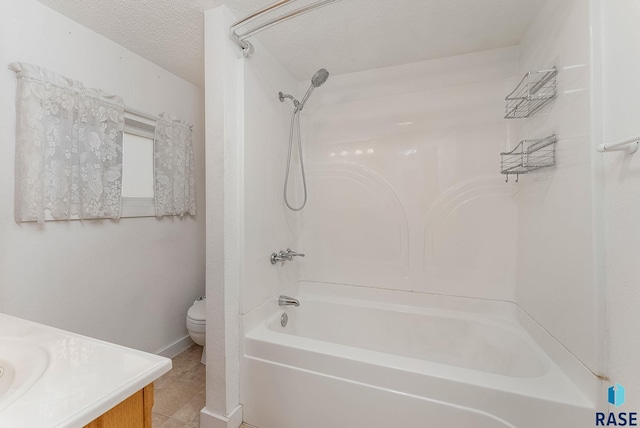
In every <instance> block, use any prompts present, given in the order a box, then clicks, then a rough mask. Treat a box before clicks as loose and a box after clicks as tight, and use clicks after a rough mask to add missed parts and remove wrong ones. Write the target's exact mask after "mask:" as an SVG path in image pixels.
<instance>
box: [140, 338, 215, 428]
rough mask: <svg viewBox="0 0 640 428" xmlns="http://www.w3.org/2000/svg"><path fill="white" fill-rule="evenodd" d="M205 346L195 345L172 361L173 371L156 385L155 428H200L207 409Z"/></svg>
mask: <svg viewBox="0 0 640 428" xmlns="http://www.w3.org/2000/svg"><path fill="white" fill-rule="evenodd" d="M201 356H202V346H198V345H193V346H192V347H190V348H189V349H187V350H186V351H184V352H182V353H181V354H180V355H178V356H176V357H175V358H173V360H172V361H173V368H172V369H171V370H170V371H169V372H168V373H165V374H164V375H163V376H162V377H160V378H159V379H158V380H156V382H155V385H154V389H155V390H154V395H155V402H154V405H153V413H152V415H153V428H198V427H199V426H200V409H202V408H203V407H204V405H205V366H204V365H202V364H200V357H201Z"/></svg>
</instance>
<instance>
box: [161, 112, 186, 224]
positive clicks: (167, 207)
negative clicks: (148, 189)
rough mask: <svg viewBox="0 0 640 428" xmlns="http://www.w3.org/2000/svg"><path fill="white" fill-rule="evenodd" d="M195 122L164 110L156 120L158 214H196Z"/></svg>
mask: <svg viewBox="0 0 640 428" xmlns="http://www.w3.org/2000/svg"><path fill="white" fill-rule="evenodd" d="M192 128H193V127H192V125H191V124H190V123H188V122H185V121H183V120H180V119H178V118H177V117H174V116H171V115H169V114H166V113H163V114H161V115H160V116H159V119H158V121H157V122H156V133H155V145H154V147H155V155H154V156H155V199H156V216H158V217H162V216H165V215H180V216H181V215H184V214H191V215H195V214H196V195H195V174H194V166H193V148H192V146H191V140H192V138H191V134H192Z"/></svg>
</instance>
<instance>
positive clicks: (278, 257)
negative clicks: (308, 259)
mask: <svg viewBox="0 0 640 428" xmlns="http://www.w3.org/2000/svg"><path fill="white" fill-rule="evenodd" d="M294 257H304V254H302V253H297V252H295V251H293V250H292V249H291V248H287V251H282V250H280V252H279V253H272V254H271V258H270V260H271V264H272V265H275V264H276V263H278V262H280V263H282V264H281V266H284V262H286V261H289V262H290V261H292V260H293V258H294Z"/></svg>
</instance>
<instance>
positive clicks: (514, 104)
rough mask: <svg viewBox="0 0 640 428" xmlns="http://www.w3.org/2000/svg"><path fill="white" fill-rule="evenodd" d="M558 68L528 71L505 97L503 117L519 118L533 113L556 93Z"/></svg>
mask: <svg viewBox="0 0 640 428" xmlns="http://www.w3.org/2000/svg"><path fill="white" fill-rule="evenodd" d="M557 75H558V69H557V68H555V67H553V68H551V69H548V70H538V71H530V72H528V73H527V74H525V75H524V77H523V78H522V80H521V81H520V83H518V86H517V87H516V89H514V90H513V92H511V93H510V94H509V95H507V97H506V98H505V100H506V102H507V105H506V107H505V116H504V118H505V119H521V118H525V117H529V116H531V115H533V114H534V113H535V112H537V111H538V110H540V109H541V108H542V107H544V106H545V105H546V104H547V103H548V102H549V101H551V100H552V99H554V98H555V97H556V95H557V86H558V83H557V77H556V76H557Z"/></svg>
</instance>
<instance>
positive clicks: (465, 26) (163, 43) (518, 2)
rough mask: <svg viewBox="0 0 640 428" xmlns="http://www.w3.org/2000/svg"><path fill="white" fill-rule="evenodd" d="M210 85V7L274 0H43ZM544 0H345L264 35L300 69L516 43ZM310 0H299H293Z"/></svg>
mask: <svg viewBox="0 0 640 428" xmlns="http://www.w3.org/2000/svg"><path fill="white" fill-rule="evenodd" d="M38 1H40V2H41V3H43V4H45V5H47V6H49V7H51V8H53V9H55V10H57V11H59V12H61V13H63V14H64V15H67V16H68V17H70V18H71V19H73V20H75V21H77V22H79V23H80V24H82V25H84V26H86V27H88V28H90V29H92V30H94V31H96V32H97V33H99V34H102V35H103V36H105V37H107V38H109V39H111V40H113V41H114V42H116V43H118V44H120V45H122V46H124V47H126V48H128V49H130V50H132V51H133V52H136V53H138V54H139V55H141V56H143V57H145V58H147V59H148V60H150V61H152V62H154V63H156V64H158V65H160V66H161V67H164V68H166V69H167V70H169V71H171V72H173V73H174V74H176V75H178V76H180V77H182V78H184V79H186V80H189V81H191V82H193V83H194V84H196V85H199V86H203V80H204V70H203V63H204V61H203V56H204V53H203V49H204V48H203V47H204V40H203V32H204V31H203V11H204V10H206V9H210V8H212V7H216V6H220V5H222V4H225V5H227V6H228V7H229V9H230V10H231V11H232V12H233V13H234V14H235V15H236V16H237V17H239V18H240V17H242V16H244V15H246V14H248V13H250V12H253V11H254V10H256V9H258V8H261V7H264V6H265V5H268V4H271V3H273V2H274V1H275V0H135V1H134V0H38ZM545 1H546V0H482V1H479V0H338V1H337V2H335V3H333V4H330V5H329V6H327V7H325V8H323V9H321V10H316V11H313V12H310V13H308V14H306V15H303V16H300V17H297V18H296V19H292V20H290V21H287V22H284V23H282V24H280V25H278V26H276V27H273V28H270V29H268V30H265V31H264V32H262V33H260V35H259V36H257V38H258V39H259V40H260V42H261V43H262V45H263V46H265V47H266V48H267V49H268V50H269V51H270V52H271V53H272V54H274V55H275V56H276V57H277V58H278V59H279V60H280V62H281V63H282V64H283V65H284V66H285V68H287V69H288V70H289V71H290V72H291V73H292V74H293V75H294V76H295V77H296V78H297V79H299V80H307V79H309V77H310V76H311V75H312V74H313V73H314V71H315V70H317V69H318V68H321V67H324V68H326V69H328V70H329V71H330V72H331V73H334V74H342V73H349V72H354V71H360V70H365V69H371V68H378V67H385V66H391V65H397V64H405V63H410V62H416V61H422V60H426V59H433V58H439V57H445V56H451V55H458V54H463V53H469V52H475V51H481V50H486V49H493V48H499V47H504V46H511V45H516V44H518V43H519V42H520V39H521V37H522V35H523V34H524V32H525V31H526V29H527V28H528V27H529V24H530V23H531V21H532V19H533V17H534V16H535V15H536V13H537V12H538V10H539V9H540V8H541V6H542V5H543V4H544V3H545ZM310 2H311V0H298V1H297V2H295V7H299V6H300V5H304V4H308V3H310Z"/></svg>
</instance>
